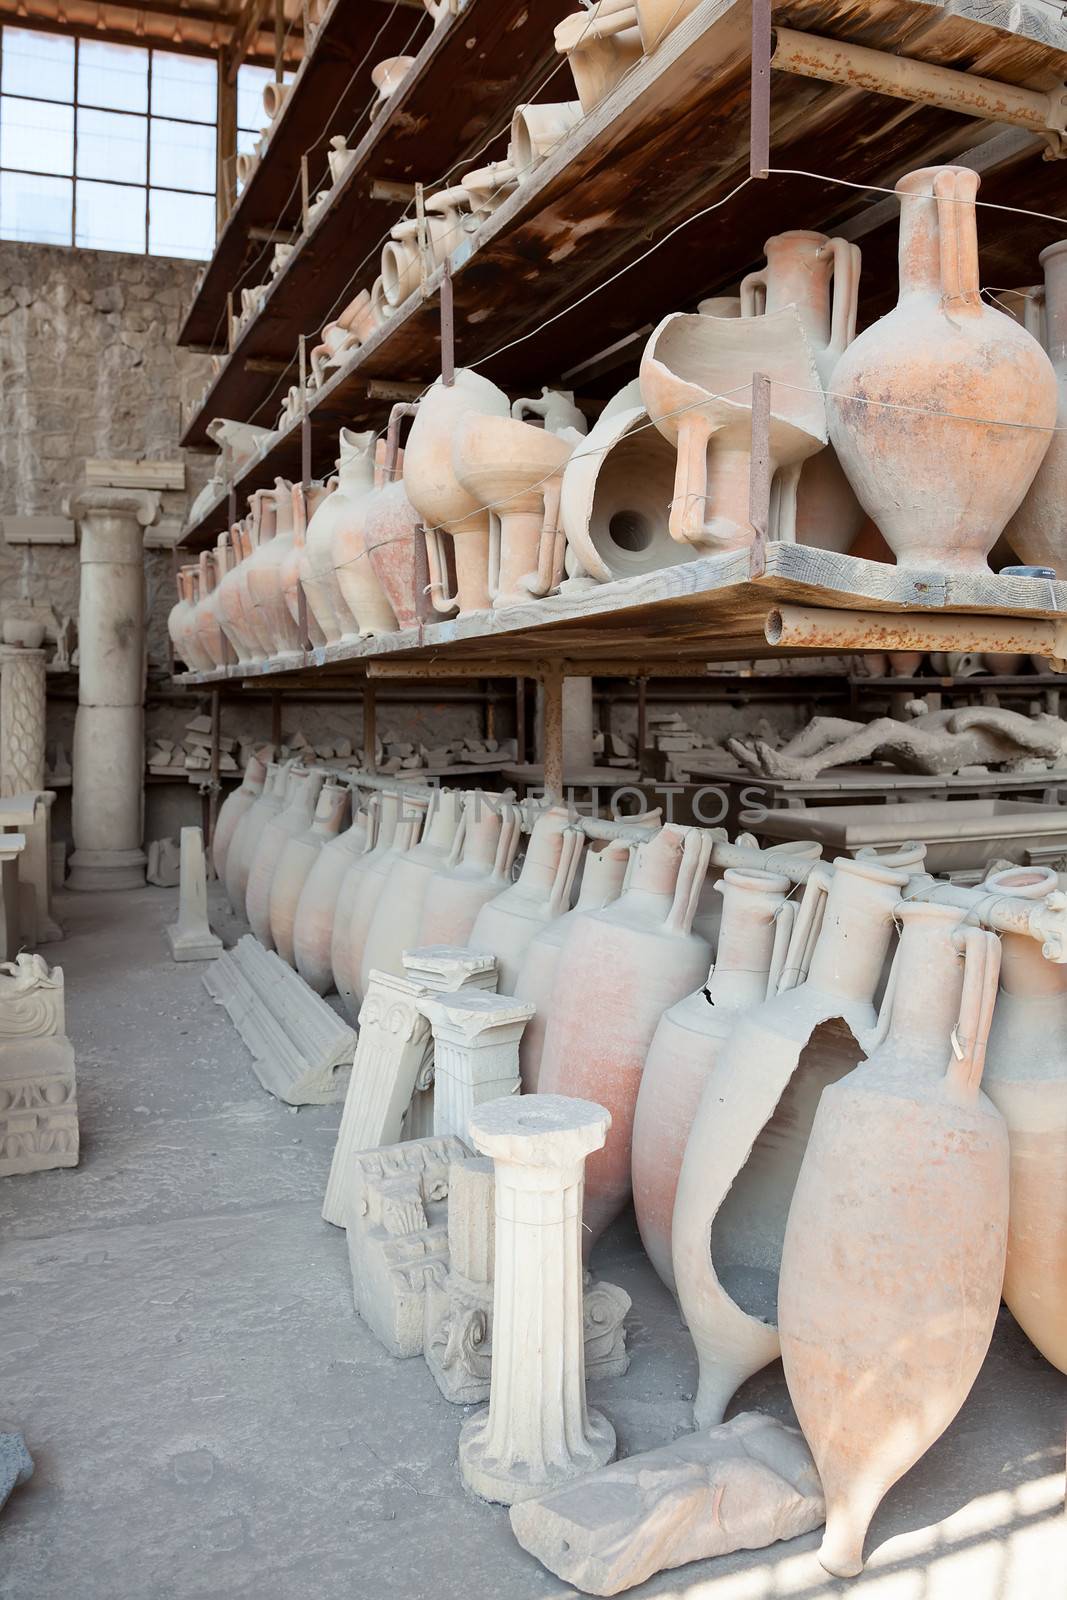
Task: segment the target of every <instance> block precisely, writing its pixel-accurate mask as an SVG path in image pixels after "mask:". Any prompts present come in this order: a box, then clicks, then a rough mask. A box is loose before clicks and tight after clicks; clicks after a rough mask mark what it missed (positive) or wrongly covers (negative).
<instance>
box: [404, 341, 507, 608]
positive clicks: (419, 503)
mask: <svg viewBox="0 0 1067 1600" xmlns="http://www.w3.org/2000/svg"><path fill="white" fill-rule="evenodd" d="M510 413H511V403H510V401H509V400H508V397H507V395H506V394H505V393H504V391H503V390H502V389H498V388H497V386H496V384H495V383H490V381H489V379H488V378H483V377H481V375H480V374H479V373H477V372H470V371H468V370H467V369H466V368H465V367H460V368H459V369H458V370H457V372H456V375H455V381H454V382H453V383H452V384H451V386H450V387H448V388H446V387H445V385H444V384H443V383H442V381H441V380H440V379H438V380H437V382H436V383H435V384H434V385H433V387H432V388H430V389H428V390H427V392H426V393H425V394H424V395H423V396H422V399H421V400H420V401H419V409H418V411H417V412H416V413H415V420H414V421H413V423H412V424H411V432H410V434H409V435H408V441H407V445H406V447H405V450H404V490H405V492H406V494H407V497H408V499H409V500H410V501H411V503H412V505H413V506H414V507H415V510H416V511H417V512H418V513H419V516H420V517H421V518H422V522H423V526H424V528H425V529H426V553H427V557H428V559H429V567H430V599H431V601H432V602H433V605H434V608H435V609H436V610H438V611H442V612H447V611H451V610H452V608H453V607H454V606H456V605H458V606H459V611H460V615H461V616H462V615H463V614H464V613H466V612H468V611H484V610H487V609H488V607H489V604H490V599H489V518H490V512H489V509H488V506H487V503H486V501H485V499H484V498H479V496H478V495H475V494H471V492H470V490H469V489H465V488H464V487H463V485H462V484H461V483H460V481H459V478H458V477H457V476H456V471H455V467H454V465H453V459H452V447H453V442H454V439H455V435H456V431H457V429H458V428H459V425H460V423H461V422H462V421H463V420H464V418H465V417H467V416H468V415H471V414H474V415H475V416H484V417H507V416H509V415H510ZM445 533H447V534H450V535H451V544H452V547H453V552H454V556H455V567H456V593H455V595H451V594H449V592H448V564H447V550H446V546H445V542H444V540H443V538H442V534H445Z"/></svg>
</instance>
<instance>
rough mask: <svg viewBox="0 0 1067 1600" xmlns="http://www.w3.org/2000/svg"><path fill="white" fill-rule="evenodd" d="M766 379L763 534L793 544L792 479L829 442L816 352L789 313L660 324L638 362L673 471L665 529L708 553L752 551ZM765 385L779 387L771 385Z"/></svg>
mask: <svg viewBox="0 0 1067 1600" xmlns="http://www.w3.org/2000/svg"><path fill="white" fill-rule="evenodd" d="M757 372H761V373H764V374H766V375H767V376H768V377H769V378H771V379H772V385H771V399H770V418H769V426H768V460H769V464H770V471H771V476H772V480H773V479H774V477H775V475H776V474H777V475H778V478H779V481H778V483H777V484H776V486H775V496H774V498H773V499H772V505H771V511H772V519H771V525H770V527H769V530H768V531H769V534H770V537H771V538H772V539H783V540H790V539H793V538H794V537H795V534H796V498H797V485H798V483H799V481H800V469H801V467H802V466H803V464H804V462H805V461H806V460H807V459H808V457H809V456H813V455H814V454H815V453H816V451H818V450H821V449H822V448H823V446H824V445H825V444H826V441H827V437H828V436H827V432H826V401H825V398H824V396H823V392H822V384H821V381H820V379H819V373H818V368H817V367H816V365H815V357H814V351H813V349H812V345H811V342H810V340H809V338H808V335H807V332H806V331H805V327H804V322H803V319H802V317H801V315H800V312H799V311H798V310H797V308H796V306H794V305H787V306H783V307H782V308H781V309H780V310H778V311H773V312H768V313H767V314H766V315H765V316H762V317H740V318H738V317H709V316H706V315H697V316H685V315H682V314H681V313H675V314H672V315H671V316H668V317H664V319H663V321H662V322H661V323H660V324H659V326H658V327H657V328H656V329H655V331H654V332H653V333H652V335H651V337H650V338H649V341H648V343H647V345H646V346H645V350H644V354H643V355H642V357H641V395H642V398H643V399H644V402H645V405H646V406H647V408H648V414H649V416H650V417H651V418H652V420H653V421H654V422H655V424H656V426H657V428H658V429H659V431H660V432H661V433H662V434H663V436H664V438H666V439H670V440H671V441H672V443H676V445H677V449H678V465H677V472H676V476H675V484H674V497H673V500H672V502H671V509H670V516H669V518H668V528H669V530H670V534H671V537H672V538H673V539H676V540H678V541H679V543H682V544H690V545H694V546H696V547H697V548H698V549H699V550H700V551H702V552H703V553H705V554H707V553H708V552H710V551H723V550H739V549H744V548H747V547H748V546H749V545H751V543H752V541H753V539H754V538H755V532H754V530H753V527H752V524H751V522H750V519H749V486H750V477H751V470H750V469H751V458H752V379H753V374H754V373H757ZM773 380H778V381H777V382H774V381H773Z"/></svg>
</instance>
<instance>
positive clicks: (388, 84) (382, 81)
mask: <svg viewBox="0 0 1067 1600" xmlns="http://www.w3.org/2000/svg"><path fill="white" fill-rule="evenodd" d="M414 65H415V57H414V56H386V58H385V60H384V61H379V62H378V63H377V65H376V66H374V67H372V68H371V75H370V81H371V82H372V83H373V85H374V87H375V88H376V89H377V91H378V98H377V100H376V101H375V102H374V105H373V107H372V109H371V121H372V122H373V120H374V118H375V117H377V116H380V115H381V113H382V109H383V107H384V106H385V103H386V101H387V100H388V99H389V98H390V97H391V96H392V95H394V94H396V91H397V90H398V89H399V88H400V85H401V84H402V83H403V81H404V79H405V78H406V77H407V75H408V73H409V72H410V71H411V69H412V67H413V66H414Z"/></svg>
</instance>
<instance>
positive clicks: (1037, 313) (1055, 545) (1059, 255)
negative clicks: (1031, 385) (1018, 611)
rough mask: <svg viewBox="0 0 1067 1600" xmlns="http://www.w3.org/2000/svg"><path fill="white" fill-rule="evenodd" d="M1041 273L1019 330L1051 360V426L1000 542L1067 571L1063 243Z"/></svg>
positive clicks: (1044, 259)
mask: <svg viewBox="0 0 1067 1600" xmlns="http://www.w3.org/2000/svg"><path fill="white" fill-rule="evenodd" d="M1037 259H1038V260H1039V261H1040V263H1041V265H1042V267H1043V268H1044V271H1045V282H1044V286H1043V287H1042V288H1038V289H1032V290H1030V292H1029V295H1028V297H1027V299H1026V300H1025V301H1024V308H1025V309H1024V312H1023V320H1024V326H1025V327H1026V328H1027V330H1028V331H1029V332H1030V333H1032V334H1033V335H1034V337H1035V338H1037V339H1039V340H1040V341H1041V344H1042V345H1043V346H1044V348H1045V350H1046V351H1047V352H1048V354H1049V356H1050V357H1051V360H1052V366H1053V369H1054V371H1055V374H1056V384H1057V389H1058V392H1059V405H1058V409H1057V412H1056V426H1057V428H1058V429H1059V430H1060V431H1059V432H1057V433H1055V434H1053V436H1052V442H1051V443H1050V445H1049V447H1048V452H1047V454H1046V456H1045V459H1044V460H1043V461H1042V463H1041V465H1040V466H1039V467H1038V469H1037V476H1036V477H1035V478H1034V481H1033V483H1032V484H1031V485H1030V488H1029V489H1028V490H1027V493H1026V497H1025V499H1024V500H1023V502H1022V504H1021V505H1020V507H1019V509H1018V511H1017V512H1016V513H1015V515H1014V516H1013V517H1012V519H1011V521H1010V522H1009V523H1008V526H1007V528H1006V529H1005V538H1006V539H1007V541H1008V543H1009V544H1010V545H1011V548H1012V549H1013V550H1014V551H1015V553H1016V555H1017V556H1018V557H1019V560H1020V561H1022V562H1025V563H1026V565H1027V566H1034V567H1051V568H1052V569H1053V571H1054V572H1056V574H1057V575H1058V576H1060V577H1062V576H1064V574H1065V573H1067V527H1065V526H1064V517H1063V506H1064V502H1065V501H1067V239H1064V240H1061V241H1060V243H1059V244H1050V245H1049V247H1048V249H1047V250H1042V252H1041V254H1040V255H1039V256H1038V258H1037Z"/></svg>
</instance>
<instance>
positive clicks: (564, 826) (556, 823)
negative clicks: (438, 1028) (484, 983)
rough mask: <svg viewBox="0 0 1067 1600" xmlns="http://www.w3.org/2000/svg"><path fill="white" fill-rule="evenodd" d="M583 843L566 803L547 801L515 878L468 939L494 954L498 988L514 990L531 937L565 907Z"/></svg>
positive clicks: (507, 991)
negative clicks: (547, 806) (547, 805)
mask: <svg viewBox="0 0 1067 1600" xmlns="http://www.w3.org/2000/svg"><path fill="white" fill-rule="evenodd" d="M584 844H585V835H584V834H583V833H579V831H578V829H577V828H574V827H572V826H571V822H570V812H569V811H568V809H567V807H566V806H559V805H557V806H550V807H549V808H548V810H547V811H544V812H542V813H541V815H540V816H539V817H538V819H537V821H536V822H535V823H534V826H533V831H532V832H531V834H530V840H529V843H528V844H527V846H526V856H525V859H524V860H523V863H522V871H521V872H520V873H519V876H518V879H517V881H516V882H515V883H513V884H511V886H510V887H509V888H507V889H505V890H504V892H503V894H498V895H497V897H496V899H495V900H490V901H488V903H487V904H486V905H484V906H483V907H482V909H481V910H480V911H479V913H478V916H477V918H476V920H475V923H474V926H473V928H472V929H471V934H470V939H469V941H468V943H469V945H470V948H471V949H472V950H480V951H483V952H484V953H485V954H486V955H492V956H496V959H497V974H498V978H497V993H498V994H514V993H515V985H516V984H517V983H518V981H519V973H520V971H521V970H522V963H523V961H524V959H525V957H526V951H527V950H528V949H529V946H530V941H531V940H532V939H533V938H534V937H535V936H536V935H537V934H538V933H539V932H540V930H541V929H542V928H543V927H544V926H545V924H546V923H547V922H552V921H553V920H554V918H556V917H561V916H562V915H563V913H564V912H565V911H566V910H567V908H568V907H569V905H570V903H571V889H572V887H573V884H574V877H575V874H576V872H577V870H578V863H579V862H580V860H581V857H582V847H583V845H584ZM419 939H420V943H425V942H426V940H425V937H424V934H423V933H421V932H420V935H419Z"/></svg>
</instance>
